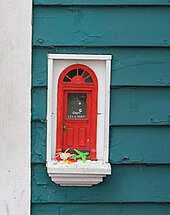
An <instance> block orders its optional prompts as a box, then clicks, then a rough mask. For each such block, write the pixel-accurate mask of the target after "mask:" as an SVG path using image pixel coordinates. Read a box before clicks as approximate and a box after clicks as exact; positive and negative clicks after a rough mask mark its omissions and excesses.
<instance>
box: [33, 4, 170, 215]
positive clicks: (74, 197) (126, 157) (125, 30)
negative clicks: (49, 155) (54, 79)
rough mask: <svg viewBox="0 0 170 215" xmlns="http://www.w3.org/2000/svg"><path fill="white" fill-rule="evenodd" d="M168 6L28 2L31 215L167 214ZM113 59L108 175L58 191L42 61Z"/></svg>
mask: <svg viewBox="0 0 170 215" xmlns="http://www.w3.org/2000/svg"><path fill="white" fill-rule="evenodd" d="M169 6H170V2H169V1H168V0H136V1H135V0H126V1H125V0H98V1H96V0H86V1H81V0H76V1H71V0H48V1H46V0H34V9H33V65H32V214H33V215H52V214H57V215H68V214H74V215H85V214H91V215H100V214H114V215H143V214H147V215H160V214H161V215H169V214H170V204H169V203H170V24H169V20H170V7H169ZM48 53H63V54H69V53H76V54H78V53H81V54H111V55H112V56H113V60H112V73H111V86H110V87H111V104H110V110H111V114H110V155H109V161H110V163H111V165H112V175H111V176H108V177H107V178H106V179H104V183H101V184H99V185H97V186H93V187H89V188H85V187H81V188H80V187H60V186H58V185H56V184H54V183H53V182H51V180H50V178H49V176H48V174H47V172H46V167H45V161H46V110H47V106H46V100H47V90H48V86H47V54H48Z"/></svg>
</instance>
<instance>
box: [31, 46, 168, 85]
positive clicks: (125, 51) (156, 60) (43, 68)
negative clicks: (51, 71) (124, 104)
mask: <svg viewBox="0 0 170 215" xmlns="http://www.w3.org/2000/svg"><path fill="white" fill-rule="evenodd" d="M48 53H62V54H65V53H67V54H68V53H71V54H79V53H81V54H111V55H112V56H113V58H112V74H111V85H112V86H170V75H169V68H170V49H169V48H125V47H124V48H111V47H105V48H97V47H96V48H90V47H88V48H87V47H86V48H83V47H56V48H43V49H42V48H34V49H33V80H32V84H33V86H47V70H48V69H47V55H48Z"/></svg>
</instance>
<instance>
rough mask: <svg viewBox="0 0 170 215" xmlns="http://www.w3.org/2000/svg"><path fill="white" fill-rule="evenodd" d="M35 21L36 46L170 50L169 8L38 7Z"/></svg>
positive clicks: (34, 39)
mask: <svg viewBox="0 0 170 215" xmlns="http://www.w3.org/2000/svg"><path fill="white" fill-rule="evenodd" d="M33 19H34V26H33V28H34V34H33V45H36V46H51V45H52V46H54V45H55V46H64V45H65V46H74V45H75V46H102V47H103V46H170V28H169V27H168V26H169V20H170V8H169V7H163V8H162V7H161V8H157V7H146V8H142V7H136V8H134V7H102V8H100V7H98V8H96V7H35V8H34V15H33ZM61 20H64V22H63V21H62V22H61ZM146 29H147V30H146Z"/></svg>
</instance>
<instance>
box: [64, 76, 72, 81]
mask: <svg viewBox="0 0 170 215" xmlns="http://www.w3.org/2000/svg"><path fill="white" fill-rule="evenodd" d="M63 81H64V82H71V80H70V79H69V78H67V77H64V79H63Z"/></svg>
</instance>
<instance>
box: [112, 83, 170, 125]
mask: <svg viewBox="0 0 170 215" xmlns="http://www.w3.org/2000/svg"><path fill="white" fill-rule="evenodd" d="M110 112H111V116H110V122H111V124H112V125H169V124H170V88H133V87H132V88H130V87H129V88H117V89H112V90H111V107H110Z"/></svg>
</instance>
